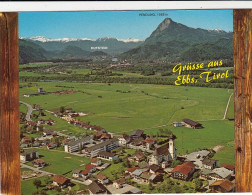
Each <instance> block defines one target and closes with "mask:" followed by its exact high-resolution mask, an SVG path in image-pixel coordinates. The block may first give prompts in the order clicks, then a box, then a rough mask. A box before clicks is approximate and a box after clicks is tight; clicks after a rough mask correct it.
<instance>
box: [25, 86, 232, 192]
mask: <svg viewBox="0 0 252 195" xmlns="http://www.w3.org/2000/svg"><path fill="white" fill-rule="evenodd" d="M39 93H42V89H39ZM32 109H33V111H37V113H39V114H37V115H35V114H31V113H30V115H31V117H30V116H27V115H28V113H23V112H21V113H20V125H22V129H21V142H20V147H21V153H20V161H21V168H22V167H23V168H29V169H31V170H34V172H35V174H34V172H33V173H32V174H30V175H22V180H23V181H25V180H28V179H31V178H32V179H34V178H38V179H39V177H40V176H41V175H47V176H49V177H50V182H47V185H46V189H47V190H57V191H58V192H64V191H67V190H69V189H71V187H72V186H73V182H74V183H80V184H83V185H85V186H86V188H85V189H84V190H79V191H78V192H76V193H77V194H141V193H148V192H154V191H153V190H154V188H157V189H160V191H156V193H165V192H166V191H165V187H164V185H167V186H169V185H170V186H171V187H170V189H173V190H174V192H184V191H181V189H186V190H189V191H190V190H192V191H191V192H234V190H235V189H234V187H235V183H234V182H235V181H234V174H235V168H234V166H233V165H230V164H222V165H221V166H219V165H218V161H217V160H214V159H212V157H213V155H214V152H215V151H214V150H212V149H202V150H199V151H195V152H192V153H188V154H186V155H181V156H179V155H178V152H177V148H176V138H177V137H176V135H175V134H173V133H171V132H168V133H167V134H166V135H163V136H162V139H161V140H160V139H157V137H153V136H150V135H148V134H147V133H145V131H144V130H141V129H136V130H134V131H132V132H129V134H115V133H111V132H109V130H108V129H105V128H103V127H101V126H98V125H95V124H91V123H90V122H84V121H80V120H78V119H76V117H78V116H80V115H81V116H85V113H78V112H75V111H74V110H73V109H72V108H67V107H63V106H62V107H60V108H59V109H58V111H56V112H54V113H47V112H46V111H45V110H43V108H42V107H41V106H40V105H37V104H35V105H33V108H32ZM50 114H51V115H52V114H53V116H54V117H57V118H59V119H60V120H64V121H67V123H68V124H71V125H74V126H78V127H81V128H83V129H84V130H85V132H87V133H85V134H82V135H78V136H76V135H69V134H64V133H62V131H61V132H58V131H57V130H54V128H53V127H54V125H55V123H56V121H55V120H53V119H51V118H50V117H49V116H50ZM34 115H35V116H34ZM47 115H49V116H48V117H47ZM42 117H43V118H45V117H47V119H41V118H42ZM171 125H173V126H174V127H176V128H180V127H181V126H185V127H188V128H192V129H195V130H202V129H204V127H203V125H202V124H201V123H198V122H196V121H193V120H190V119H182V121H181V122H173V124H171ZM45 126H46V127H45ZM48 127H50V128H48ZM33 133H37V134H39V135H41V136H39V137H36V138H34V137H32V136H29V135H32V134H33ZM23 134H25V135H23ZM41 148H44V149H46V150H48V151H52V152H53V151H57V150H58V151H60V152H62V153H65V154H69V155H72V156H78V157H80V158H85V159H88V161H89V163H87V164H85V165H84V166H83V167H80V166H79V167H75V168H74V169H72V170H69V171H68V172H67V174H66V175H58V174H54V173H52V172H48V171H44V168H45V167H48V166H51V165H50V163H48V162H46V161H45V160H44V159H43V158H44V156H45V155H41V154H40V150H39V149H41ZM118 164H121V165H122V167H123V169H122V170H119V171H118V172H116V170H114V171H111V173H110V175H108V174H107V175H106V170H108V169H113V168H111V167H116V166H117V165H118ZM38 183H39V182H38ZM187 183H192V184H193V185H192V186H191V187H188V185H187ZM34 185H35V184H34ZM144 186H146V187H144ZM172 186H173V187H172ZM38 188H39V184H38ZM38 188H37V189H38ZM175 188H176V189H175ZM145 189H148V191H145ZM162 190H163V191H162Z"/></svg>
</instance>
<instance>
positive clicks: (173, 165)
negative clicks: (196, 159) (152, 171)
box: [171, 160, 181, 168]
mask: <svg viewBox="0 0 252 195" xmlns="http://www.w3.org/2000/svg"><path fill="white" fill-rule="evenodd" d="M180 164H181V162H180V161H179V160H174V161H172V164H171V167H172V168H174V167H176V166H177V165H180Z"/></svg>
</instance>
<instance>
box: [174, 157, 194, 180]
mask: <svg viewBox="0 0 252 195" xmlns="http://www.w3.org/2000/svg"><path fill="white" fill-rule="evenodd" d="M194 171H195V164H193V163H192V162H191V161H188V162H185V163H183V164H182V165H178V166H176V167H175V168H174V169H173V170H172V171H171V173H172V178H174V179H180V180H185V181H186V180H188V179H189V178H190V177H191V176H192V174H193V173H194Z"/></svg>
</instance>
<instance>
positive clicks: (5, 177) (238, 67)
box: [0, 10, 252, 195]
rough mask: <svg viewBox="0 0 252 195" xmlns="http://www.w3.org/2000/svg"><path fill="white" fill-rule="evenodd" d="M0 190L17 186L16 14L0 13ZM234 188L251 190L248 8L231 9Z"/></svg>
mask: <svg viewBox="0 0 252 195" xmlns="http://www.w3.org/2000/svg"><path fill="white" fill-rule="evenodd" d="M0 25H1V27H0V183H1V185H0V193H1V194H13V195H17V194H20V193H21V188H20V160H19V158H20V157H19V112H18V109H19V101H18V100H19V96H18V89H19V84H18V80H19V77H18V56H19V55H18V14H17V13H0ZM234 64H235V66H234V72H235V81H234V84H235V90H234V99H235V143H236V144H235V147H236V151H235V157H236V166H235V168H236V191H237V192H252V98H251V94H252V90H251V87H252V10H234Z"/></svg>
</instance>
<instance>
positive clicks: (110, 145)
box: [85, 138, 119, 157]
mask: <svg viewBox="0 0 252 195" xmlns="http://www.w3.org/2000/svg"><path fill="white" fill-rule="evenodd" d="M118 146H119V143H118V139H116V138H112V139H110V140H108V141H104V142H101V143H99V144H96V145H94V146H91V147H89V148H86V149H85V153H86V155H87V156H90V157H95V156H97V155H98V153H99V152H102V151H105V152H109V151H111V150H113V149H115V148H117V147H118Z"/></svg>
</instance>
